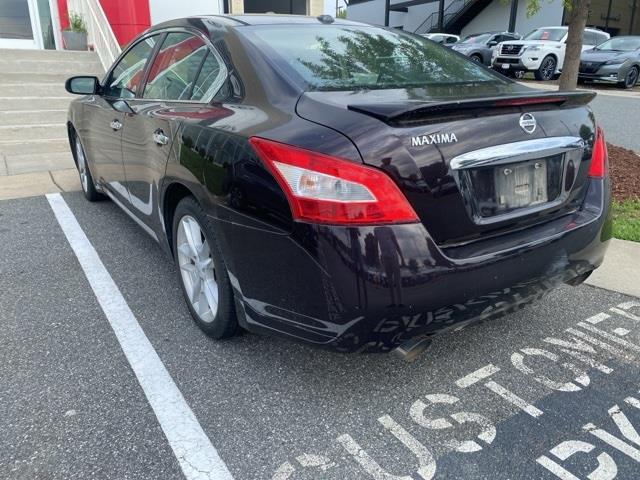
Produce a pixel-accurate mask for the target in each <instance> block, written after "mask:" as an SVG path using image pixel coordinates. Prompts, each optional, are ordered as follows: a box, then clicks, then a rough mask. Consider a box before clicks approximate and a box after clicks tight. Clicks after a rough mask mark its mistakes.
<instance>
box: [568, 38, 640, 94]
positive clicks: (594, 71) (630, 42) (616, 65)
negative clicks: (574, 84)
mask: <svg viewBox="0 0 640 480" xmlns="http://www.w3.org/2000/svg"><path fill="white" fill-rule="evenodd" d="M639 73H640V36H625V37H614V38H611V39H609V40H607V41H606V42H604V43H601V44H600V45H598V46H597V47H595V48H593V49H591V50H586V51H584V52H582V55H581V57H580V70H579V72H578V81H582V82H585V81H601V82H610V83H616V84H617V85H618V86H620V87H622V88H633V87H634V86H635V85H636V83H638V76H639Z"/></svg>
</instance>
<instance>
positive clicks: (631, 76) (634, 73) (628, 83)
mask: <svg viewBox="0 0 640 480" xmlns="http://www.w3.org/2000/svg"><path fill="white" fill-rule="evenodd" d="M639 74H640V69H639V68H638V67H631V68H630V69H629V71H628V72H627V76H626V77H625V78H624V81H623V82H620V83H618V85H619V86H620V87H622V88H633V87H635V86H636V83H638V75H639Z"/></svg>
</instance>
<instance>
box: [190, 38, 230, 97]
mask: <svg viewBox="0 0 640 480" xmlns="http://www.w3.org/2000/svg"><path fill="white" fill-rule="evenodd" d="M223 73H224V72H222V71H221V66H220V62H219V61H218V58H217V57H216V56H215V55H214V54H213V52H211V51H209V52H208V53H207V58H206V59H205V61H204V63H203V64H202V69H201V70H200V75H198V80H197V81H196V83H195V85H194V87H193V92H192V94H191V100H194V101H196V102H199V101H208V100H209V99H210V98H212V97H213V95H214V94H215V93H216V91H217V90H218V89H219V88H220V80H222V78H221V77H222V75H223Z"/></svg>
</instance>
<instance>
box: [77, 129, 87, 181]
mask: <svg viewBox="0 0 640 480" xmlns="http://www.w3.org/2000/svg"><path fill="white" fill-rule="evenodd" d="M76 159H77V160H78V173H79V174H80V184H81V185H82V190H84V191H85V192H87V191H88V188H89V178H88V177H87V159H86V158H85V156H84V149H83V148H82V145H81V144H80V140H79V139H78V138H76Z"/></svg>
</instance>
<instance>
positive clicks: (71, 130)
mask: <svg viewBox="0 0 640 480" xmlns="http://www.w3.org/2000/svg"><path fill="white" fill-rule="evenodd" d="M76 135H77V130H76V128H75V126H74V125H73V123H72V122H71V120H68V121H67V136H68V137H69V148H70V149H71V157H72V158H73V163H74V164H75V166H76V168H78V158H77V155H76Z"/></svg>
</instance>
